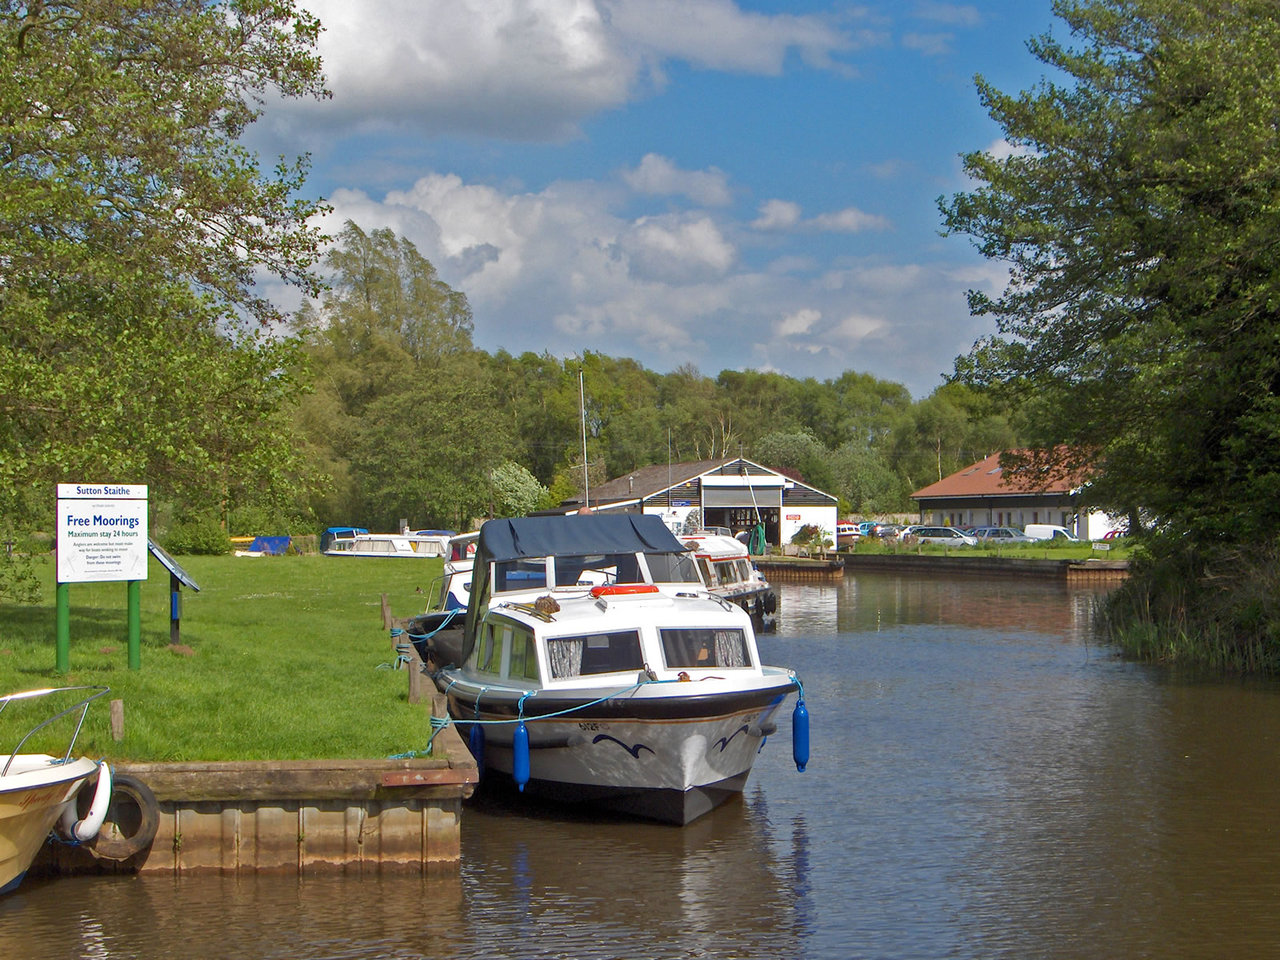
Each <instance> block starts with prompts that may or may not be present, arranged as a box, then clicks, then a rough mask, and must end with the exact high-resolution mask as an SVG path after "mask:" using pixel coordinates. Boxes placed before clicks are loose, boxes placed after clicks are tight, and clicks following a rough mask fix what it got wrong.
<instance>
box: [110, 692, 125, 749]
mask: <svg viewBox="0 0 1280 960" xmlns="http://www.w3.org/2000/svg"><path fill="white" fill-rule="evenodd" d="M111 739H112V740H114V741H115V742H116V743H119V742H120V741H121V740H123V739H124V701H123V700H112V701H111Z"/></svg>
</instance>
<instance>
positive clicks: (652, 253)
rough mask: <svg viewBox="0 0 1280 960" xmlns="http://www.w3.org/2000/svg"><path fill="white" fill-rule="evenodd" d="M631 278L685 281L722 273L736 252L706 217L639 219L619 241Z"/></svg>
mask: <svg viewBox="0 0 1280 960" xmlns="http://www.w3.org/2000/svg"><path fill="white" fill-rule="evenodd" d="M619 247H620V248H621V250H622V251H623V252H624V253H625V254H626V255H627V258H628V260H629V261H630V264H631V272H632V274H633V275H634V276H636V277H640V278H643V279H648V280H667V281H675V282H680V281H687V280H694V279H700V278H709V277H714V276H719V275H722V274H724V273H725V272H726V271H727V270H728V269H729V268H730V267H731V266H733V262H734V259H735V257H736V251H735V250H734V248H733V245H732V244H730V243H729V242H728V241H727V240H725V238H724V235H723V234H722V233H721V232H720V229H719V228H718V227H717V226H716V225H715V224H714V223H713V222H712V221H711V220H710V219H709V218H707V217H692V218H679V217H672V216H666V217H642V218H641V219H640V220H638V221H636V222H635V223H634V224H633V225H632V226H631V227H630V228H629V229H627V230H626V231H625V232H624V233H623V234H622V236H621V237H620V238H619Z"/></svg>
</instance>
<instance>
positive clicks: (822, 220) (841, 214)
mask: <svg viewBox="0 0 1280 960" xmlns="http://www.w3.org/2000/svg"><path fill="white" fill-rule="evenodd" d="M759 214H760V215H759V216H758V217H756V219H755V220H753V221H752V222H751V226H752V228H753V229H755V230H761V231H778V230H816V231H819V232H823V233H860V232H862V231H863V230H888V229H889V228H890V226H891V224H890V222H889V221H888V219H886V218H885V217H882V216H879V215H877V214H873V213H865V212H864V211H862V210H859V209H858V208H856V207H846V208H845V209H844V210H836V211H834V212H832V213H820V214H818V215H817V216H816V217H812V218H810V219H808V220H806V219H804V218H803V217H802V216H801V212H800V205H799V204H796V203H792V202H791V201H789V200H768V201H766V202H765V203H762V204H761V205H760V210H759Z"/></svg>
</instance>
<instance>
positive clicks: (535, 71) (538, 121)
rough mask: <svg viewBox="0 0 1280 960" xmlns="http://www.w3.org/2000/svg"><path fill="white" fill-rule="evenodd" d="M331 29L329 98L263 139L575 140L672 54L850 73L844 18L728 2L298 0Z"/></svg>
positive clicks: (713, 62) (286, 117)
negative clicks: (769, 11)
mask: <svg viewBox="0 0 1280 960" xmlns="http://www.w3.org/2000/svg"><path fill="white" fill-rule="evenodd" d="M302 3H303V5H304V6H305V7H306V8H307V9H308V10H310V11H311V12H312V13H314V14H315V15H316V16H317V17H318V18H319V19H320V21H321V23H322V24H323V25H324V28H325V29H324V32H323V33H322V34H321V37H320V41H319V46H318V49H319V53H320V55H321V57H322V59H323V61H324V69H325V74H326V76H327V78H328V83H329V87H330V89H331V90H332V91H333V99H332V100H331V101H324V102H323V103H318V104H317V103H313V102H309V101H286V102H282V103H279V104H272V105H271V109H270V111H269V115H268V116H267V118H266V119H265V122H264V124H263V125H262V126H261V128H259V130H258V131H257V132H258V135H260V136H261V137H263V138H264V139H265V138H266V136H267V135H268V134H272V133H274V135H275V136H276V137H279V138H290V139H291V140H293V141H294V142H297V141H299V140H302V141H304V142H306V143H307V146H308V148H309V149H313V150H318V149H323V148H325V147H327V146H329V145H331V144H332V142H333V140H334V137H335V135H338V136H341V135H343V134H348V133H361V134H368V135H375V134H380V133H385V132H387V131H392V130H412V131H415V132H419V133H426V134H428V135H431V136H438V135H444V134H464V135H479V136H500V137H504V138H508V139H516V140H544V141H556V140H565V139H567V138H571V137H574V136H576V135H577V134H578V132H579V125H580V124H581V122H582V121H583V120H585V119H587V118H588V117H591V116H594V115H596V114H599V113H602V112H604V111H608V110H612V109H615V108H617V107H619V106H621V105H623V104H625V103H627V102H629V101H631V100H633V99H635V98H637V97H640V96H643V95H645V94H646V93H647V91H648V90H650V89H652V88H653V87H654V86H660V85H662V84H663V83H664V76H663V68H664V64H666V63H668V62H671V61H675V60H680V61H684V62H687V63H691V64H693V65H695V66H697V67H702V68H709V69H716V70H726V71H734V72H742V73H753V74H777V73H779V72H780V71H781V70H782V68H783V64H784V63H785V61H786V58H787V56H788V54H790V53H791V52H793V51H794V52H796V53H798V54H799V56H800V57H801V58H802V59H803V60H804V61H805V62H806V63H808V64H809V65H810V66H816V67H820V68H826V69H843V68H842V67H841V66H840V64H839V63H838V61H837V59H836V58H837V57H838V56H839V55H841V54H843V53H846V52H848V51H850V50H852V49H854V47H855V46H857V41H856V40H855V39H854V38H852V37H851V36H850V35H849V34H848V32H847V31H846V30H845V29H843V28H842V27H841V25H839V24H837V23H836V22H835V21H833V20H830V19H827V18H824V17H818V16H812V15H803V16H797V15H790V14H778V15H766V14H759V13H752V12H748V11H744V10H742V9H740V8H739V7H738V6H737V4H736V3H733V2H730V0H360V2H359V3H353V2H351V0H302Z"/></svg>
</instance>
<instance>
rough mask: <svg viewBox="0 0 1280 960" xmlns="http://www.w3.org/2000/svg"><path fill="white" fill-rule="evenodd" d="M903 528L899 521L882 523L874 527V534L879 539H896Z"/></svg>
mask: <svg viewBox="0 0 1280 960" xmlns="http://www.w3.org/2000/svg"><path fill="white" fill-rule="evenodd" d="M905 529H906V527H904V526H903V525H902V524H900V523H882V524H880V526H878V527H877V528H876V536H877V537H879V538H880V539H881V540H896V539H898V536H899V534H901V533H902V531H903V530H905Z"/></svg>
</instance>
